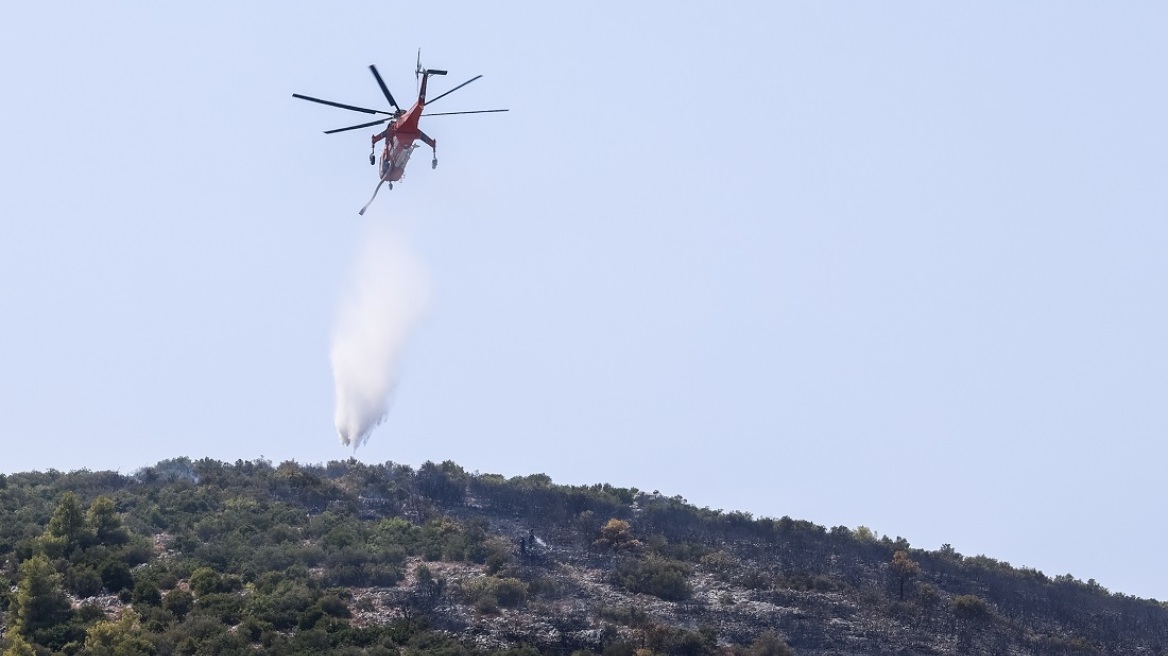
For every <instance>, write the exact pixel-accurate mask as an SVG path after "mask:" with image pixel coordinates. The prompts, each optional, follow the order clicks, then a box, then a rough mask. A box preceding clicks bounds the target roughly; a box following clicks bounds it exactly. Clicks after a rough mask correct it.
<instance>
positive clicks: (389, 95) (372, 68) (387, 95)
mask: <svg viewBox="0 0 1168 656" xmlns="http://www.w3.org/2000/svg"><path fill="white" fill-rule="evenodd" d="M369 70H370V71H373V77H375V78H377V86H379V87H381V93H384V94H385V99H386V100H388V101H389V104H391V105H393V108H394V109H396V110H398V111H401V107H398V106H397V101H396V100H394V99H393V94H392V93H390V92H389V87H387V86H385V82H384V81H383V80H382V79H381V74H380V73H378V72H377V67H376V66H374V65H373V64H370V65H369Z"/></svg>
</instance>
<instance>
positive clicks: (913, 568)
mask: <svg viewBox="0 0 1168 656" xmlns="http://www.w3.org/2000/svg"><path fill="white" fill-rule="evenodd" d="M890 566H891V568H892V575H893V576H895V577H896V580H897V581H898V582H899V583H900V598H901V600H902V601H903V600H904V584H905V583H907V582H908V581H909V579H912V578H915V577H916V576H918V575H920V573H921V566H920V565H918V564H916V563H915V562H913V560H912V559H910V558H909V557H908V552H907V551H897V552H896V553H894V554H892V563H891V565H890Z"/></svg>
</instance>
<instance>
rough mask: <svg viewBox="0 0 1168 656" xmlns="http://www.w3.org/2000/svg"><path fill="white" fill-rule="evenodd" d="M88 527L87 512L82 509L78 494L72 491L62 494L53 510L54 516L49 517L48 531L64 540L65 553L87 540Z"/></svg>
mask: <svg viewBox="0 0 1168 656" xmlns="http://www.w3.org/2000/svg"><path fill="white" fill-rule="evenodd" d="M86 528H87V527H86V525H85V512H84V511H83V510H81V503H80V502H79V501H77V495H75V494H73V493H72V492H66V493H65V494H63V495H61V500H60V501H59V502H58V503H57V507H56V509H55V510H53V516H52V517H51V518H50V519H49V527H48V531H47V533H48V534H49V535H50V536H52V537H55V538H60V539H62V540H64V543H65V553H66V554H67V553H69V552H70V551H72V550H73V548H74V547H77V546H80V545H82V543H83V542H85V539H86V537H87V533H88V531H87V530H86Z"/></svg>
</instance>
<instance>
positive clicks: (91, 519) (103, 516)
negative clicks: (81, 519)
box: [85, 496, 130, 546]
mask: <svg viewBox="0 0 1168 656" xmlns="http://www.w3.org/2000/svg"><path fill="white" fill-rule="evenodd" d="M85 520H86V523H87V524H88V525H89V528H90V530H92V531H93V535H94V539H95V540H96V541H97V543H98V544H104V545H109V546H116V545H120V544H125V543H126V542H127V541H129V539H130V537H129V535H128V534H127V533H126V529H125V528H123V527H122V519H121V518H120V517H118V512H117V509H115V508H114V500H113V499H111V498H109V497H106V496H100V497H98V498H96V499H94V500H93V503H91V504H90V505H89V511H88V512H87V513H86V514H85Z"/></svg>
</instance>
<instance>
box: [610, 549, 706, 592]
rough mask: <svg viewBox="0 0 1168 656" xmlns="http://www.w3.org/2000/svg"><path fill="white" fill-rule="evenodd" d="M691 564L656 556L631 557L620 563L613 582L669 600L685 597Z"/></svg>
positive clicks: (631, 589)
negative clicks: (686, 578)
mask: <svg viewBox="0 0 1168 656" xmlns="http://www.w3.org/2000/svg"><path fill="white" fill-rule="evenodd" d="M689 573H690V570H689V566H688V565H686V564H685V563H682V562H679V561H676V560H666V559H664V558H659V557H656V556H650V557H648V558H629V559H627V560H623V561H621V562H620V563H618V564H617V567H616V571H615V572H613V582H614V583H615V584H617V585H619V586H621V587H622V588H624V589H626V590H628V591H629V592H641V593H644V594H651V595H653V596H655V597H660V598H661V599H664V600H666V601H682V600H685V599H688V598H689V596H690V592H691V590H690V586H689V583H688V582H687V581H686V580H685V577H686V576H688V575H689Z"/></svg>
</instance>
